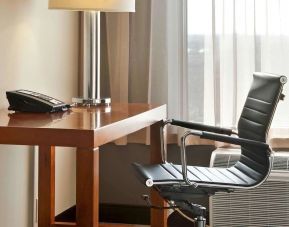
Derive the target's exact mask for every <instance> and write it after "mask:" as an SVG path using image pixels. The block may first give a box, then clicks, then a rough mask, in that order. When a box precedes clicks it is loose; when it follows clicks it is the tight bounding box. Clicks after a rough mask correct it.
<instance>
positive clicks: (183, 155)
mask: <svg viewBox="0 0 289 227" xmlns="http://www.w3.org/2000/svg"><path fill="white" fill-rule="evenodd" d="M189 135H197V136H200V135H201V132H199V131H187V132H185V133H184V135H183V136H182V138H181V162H182V175H183V179H184V181H185V183H186V184H187V185H192V186H194V187H195V188H196V187H198V184H197V183H196V182H193V181H190V180H189V178H188V167H187V153H186V139H187V137H188V136H189Z"/></svg>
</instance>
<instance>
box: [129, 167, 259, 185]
mask: <svg viewBox="0 0 289 227" xmlns="http://www.w3.org/2000/svg"><path fill="white" fill-rule="evenodd" d="M133 166H134V168H135V169H136V170H137V172H138V173H139V178H140V180H141V181H143V182H144V183H145V182H146V181H147V180H149V179H150V180H152V182H153V185H173V184H180V183H185V182H184V180H183V175H182V166H181V165H175V164H172V163H165V164H155V165H140V164H137V163H134V164H133ZM238 166H239V165H238V163H237V164H236V165H235V166H232V167H230V168H215V167H214V168H209V167H198V166H188V173H187V175H188V178H189V180H190V181H193V182H196V183H198V184H199V185H200V186H201V185H202V186H206V185H208V186H212V185H216V186H217V185H222V186H224V188H226V185H227V186H228V188H230V187H231V186H236V187H249V186H252V185H254V184H255V183H256V182H258V179H256V177H255V176H254V175H253V174H251V173H250V171H249V172H247V171H246V172H245V171H242V168H238ZM252 171H253V170H252Z"/></svg>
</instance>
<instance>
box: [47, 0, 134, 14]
mask: <svg viewBox="0 0 289 227" xmlns="http://www.w3.org/2000/svg"><path fill="white" fill-rule="evenodd" d="M49 9H66V10H78V11H89V10H94V11H102V12H135V0H49Z"/></svg>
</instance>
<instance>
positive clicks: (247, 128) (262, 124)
mask: <svg viewBox="0 0 289 227" xmlns="http://www.w3.org/2000/svg"><path fill="white" fill-rule="evenodd" d="M285 82H286V77H284V76H277V75H273V74H267V73H254V75H253V83H252V85H251V88H250V91H249V93H248V97H247V99H246V102H245V105H244V108H243V111H242V113H241V116H240V119H239V123H238V136H239V138H243V139H247V140H248V141H249V142H250V141H251V143H241V142H240V143H239V144H241V147H240V149H241V158H240V160H239V161H238V162H237V163H236V164H235V165H234V166H232V167H230V168H207V167H198V166H188V169H187V170H188V171H187V177H188V179H189V180H190V181H192V182H194V183H196V184H194V185H193V186H192V185H191V186H189V185H188V184H187V181H185V179H184V176H183V172H182V166H181V165H176V164H172V163H167V162H166V163H160V164H154V165H141V164H137V163H134V164H133V166H134V168H135V170H136V172H137V173H138V176H139V179H140V180H141V181H142V182H143V183H144V184H146V185H147V186H154V187H155V188H157V189H158V190H159V192H160V193H161V195H162V196H163V197H165V198H166V199H169V200H178V199H188V198H191V196H192V194H202V193H203V194H207V193H214V192H216V191H219V190H228V191H230V190H232V189H235V188H248V187H254V186H256V185H258V184H260V183H262V182H263V181H264V180H265V179H266V178H267V176H268V175H269V173H270V170H271V162H272V160H271V158H272V157H271V150H270V147H269V146H267V145H266V144H264V143H266V139H267V133H268V130H269V128H270V124H271V121H272V119H273V115H274V112H275V109H276V106H277V104H278V101H279V99H280V98H281V94H282V88H283V84H284V83H285ZM173 124H174V125H179V126H184V127H189V128H191V129H195V130H204V129H205V128H206V126H204V127H201V126H200V125H199V124H197V126H196V128H194V124H190V123H184V122H180V121H179V122H178V121H173ZM214 130H215V132H217V133H223V132H224V134H228V135H229V134H230V131H228V130H222V129H219V128H217V129H214V128H212V127H211V126H209V129H208V131H214ZM200 135H201V137H205V136H206V135H207V137H206V138H208V139H212V138H215V139H216V140H218V139H222V140H220V141H233V140H234V138H232V137H230V136H224V135H220V134H213V133H207V134H206V133H203V134H202V133H201V134H200ZM219 137H220V138H219ZM260 142H262V143H260ZM254 143H256V144H257V145H260V146H257V145H256V146H255V145H254ZM237 144H238V143H237ZM262 144H264V146H262ZM196 186H197V187H196Z"/></svg>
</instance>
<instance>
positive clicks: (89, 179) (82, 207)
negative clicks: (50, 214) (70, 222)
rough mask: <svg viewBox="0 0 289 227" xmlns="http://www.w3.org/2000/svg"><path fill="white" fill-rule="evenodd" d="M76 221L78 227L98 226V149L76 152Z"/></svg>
mask: <svg viewBox="0 0 289 227" xmlns="http://www.w3.org/2000/svg"><path fill="white" fill-rule="evenodd" d="M76 153H77V154H76V222H77V226H78V227H98V226H99V225H98V216H99V211H98V207H99V204H98V203H99V149H98V148H95V149H89V148H87V149H86V148H85V149H84V148H78V149H77V152H76Z"/></svg>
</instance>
